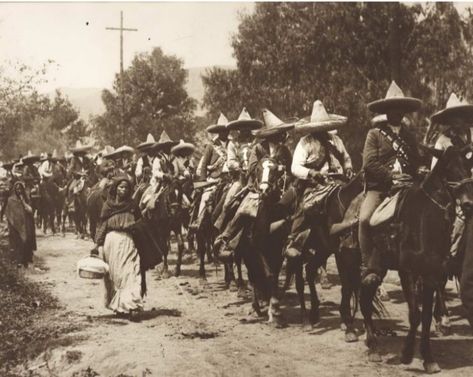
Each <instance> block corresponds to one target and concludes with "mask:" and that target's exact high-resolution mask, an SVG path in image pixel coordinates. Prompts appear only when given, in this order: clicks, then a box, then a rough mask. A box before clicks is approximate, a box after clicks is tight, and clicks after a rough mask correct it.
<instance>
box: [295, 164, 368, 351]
mask: <svg viewBox="0 0 473 377" xmlns="http://www.w3.org/2000/svg"><path fill="white" fill-rule="evenodd" d="M337 178H339V183H338V184H337V185H336V186H334V188H333V189H332V191H330V192H329V194H328V196H327V197H326V199H325V200H324V202H323V204H322V205H323V213H322V214H319V215H318V216H317V218H316V219H312V220H313V222H314V223H315V224H316V226H315V227H312V228H311V229H310V230H308V231H310V235H309V238H308V241H307V243H308V245H307V248H309V246H312V250H314V252H305V253H304V256H303V257H300V258H297V259H295V260H293V261H289V260H288V264H287V271H288V272H287V279H290V276H291V275H292V274H295V278H296V279H295V280H296V291H297V294H298V297H299V302H300V307H301V320H302V322H305V320H306V319H307V310H306V304H305V296H304V277H303V269H304V264H305V271H306V281H307V284H308V286H309V290H310V302H311V306H310V312H309V316H308V320H309V322H310V324H311V325H315V324H316V323H318V322H319V321H320V310H319V305H320V301H319V298H318V294H317V288H316V285H315V279H316V275H317V270H318V269H319V267H321V266H323V265H325V262H326V260H327V259H328V257H329V256H330V255H331V254H332V253H334V252H335V261H336V264H337V269H338V273H339V275H340V281H341V294H342V297H341V303H340V309H339V310H340V316H341V320H342V327H343V328H344V329H345V340H346V341H347V342H353V341H356V340H357V335H356V333H355V331H354V328H353V322H354V313H353V312H352V308H351V300H352V299H353V298H354V299H355V300H356V299H357V297H358V291H359V287H360V281H361V279H360V266H361V253H360V250H359V248H358V247H350V248H348V247H341V248H340V245H339V236H340V235H341V234H342V233H343V232H346V231H347V230H348V231H352V232H353V231H354V229H353V227H354V226H355V225H356V223H355V222H348V223H344V221H345V222H346V221H347V220H344V215H345V212H346V211H347V209H348V208H349V206H350V204H351V203H352V202H353V201H354V200H355V198H358V199H359V198H360V197H361V195H362V191H363V184H362V175H361V173H358V174H356V175H355V176H354V177H353V178H352V179H351V180H349V181H348V182H347V183H342V182H343V181H344V180H346V179H345V178H344V177H341V176H340V177H337ZM357 203H359V200H358V201H357ZM357 203H354V204H357ZM348 221H349V220H348ZM287 281H288V280H287ZM355 306H356V304H355Z"/></svg>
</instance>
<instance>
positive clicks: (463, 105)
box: [430, 93, 473, 125]
mask: <svg viewBox="0 0 473 377" xmlns="http://www.w3.org/2000/svg"><path fill="white" fill-rule="evenodd" d="M458 118H462V119H464V120H465V121H466V122H467V123H470V124H473V105H471V104H469V103H468V102H466V101H461V100H460V99H459V98H458V97H457V96H456V94H455V93H452V94H451V95H450V97H449V98H448V101H447V105H446V106H445V109H443V110H440V111H437V112H436V113H435V114H434V115H432V116H431V117H430V119H431V120H432V122H433V123H440V124H445V125H453V124H452V123H453V122H454V121H455V119H458Z"/></svg>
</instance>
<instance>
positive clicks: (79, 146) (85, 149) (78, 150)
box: [71, 140, 93, 154]
mask: <svg viewBox="0 0 473 377" xmlns="http://www.w3.org/2000/svg"><path fill="white" fill-rule="evenodd" d="M92 147H93V145H92V144H88V145H83V144H82V143H81V141H80V140H77V142H76V146H75V147H73V148H71V152H72V153H74V154H77V153H86V152H88V151H90V150H91V149H92Z"/></svg>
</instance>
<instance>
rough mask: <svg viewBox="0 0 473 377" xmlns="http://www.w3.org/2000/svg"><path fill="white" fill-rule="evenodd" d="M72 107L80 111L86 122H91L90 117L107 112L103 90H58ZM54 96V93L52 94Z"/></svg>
mask: <svg viewBox="0 0 473 377" xmlns="http://www.w3.org/2000/svg"><path fill="white" fill-rule="evenodd" d="M58 89H59V90H60V91H61V92H62V94H64V95H65V96H66V97H67V98H69V101H71V103H72V105H73V106H74V107H75V108H76V109H77V110H79V113H80V116H81V118H82V119H84V120H89V116H90V115H98V114H101V113H103V112H104V111H105V106H104V104H103V102H102V89H101V88H67V87H63V88H58ZM51 96H54V93H51Z"/></svg>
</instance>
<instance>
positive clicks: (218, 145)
mask: <svg viewBox="0 0 473 377" xmlns="http://www.w3.org/2000/svg"><path fill="white" fill-rule="evenodd" d="M227 144H228V141H227V142H222V141H221V140H220V139H213V140H212V143H211V144H207V145H206V146H205V150H204V154H203V155H202V158H201V159H200V161H199V165H198V166H197V171H196V173H197V176H198V179H199V180H202V181H204V180H205V179H207V178H208V177H211V178H219V177H220V175H221V174H222V169H223V166H224V164H225V162H226V160H227ZM219 151H220V153H219Z"/></svg>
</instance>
